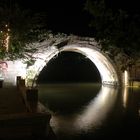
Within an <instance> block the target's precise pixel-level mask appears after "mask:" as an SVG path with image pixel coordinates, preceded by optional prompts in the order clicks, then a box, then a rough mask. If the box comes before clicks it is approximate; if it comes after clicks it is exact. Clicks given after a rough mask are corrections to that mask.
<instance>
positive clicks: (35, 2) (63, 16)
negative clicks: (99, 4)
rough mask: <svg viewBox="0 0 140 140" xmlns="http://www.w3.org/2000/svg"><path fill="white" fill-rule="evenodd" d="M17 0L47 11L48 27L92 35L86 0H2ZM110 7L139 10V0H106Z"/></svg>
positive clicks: (55, 30) (69, 32)
mask: <svg viewBox="0 0 140 140" xmlns="http://www.w3.org/2000/svg"><path fill="white" fill-rule="evenodd" d="M1 1H11V3H14V2H15V1H17V2H18V3H19V4H20V5H21V6H22V7H24V8H29V9H31V10H34V11H45V12H46V14H47V19H46V23H47V27H48V29H49V30H52V31H54V32H64V33H68V34H71V33H72V34H76V35H81V36H90V35H91V36H92V32H91V29H90V28H89V23H90V21H91V18H92V17H91V16H90V15H89V13H88V12H87V11H85V10H84V5H85V2H86V0H69V1H67V0H1ZM93 1H94V0H93ZM106 2H107V5H108V7H111V8H113V9H119V8H122V9H124V10H127V11H129V12H139V11H140V6H139V4H138V1H137V0H129V1H128V0H106Z"/></svg>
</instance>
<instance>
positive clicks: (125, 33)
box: [85, 0, 140, 57]
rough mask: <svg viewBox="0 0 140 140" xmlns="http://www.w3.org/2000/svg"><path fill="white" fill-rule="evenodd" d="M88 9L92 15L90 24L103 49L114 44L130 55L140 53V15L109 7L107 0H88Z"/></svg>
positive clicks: (86, 6)
mask: <svg viewBox="0 0 140 140" xmlns="http://www.w3.org/2000/svg"><path fill="white" fill-rule="evenodd" d="M85 8H86V10H87V11H88V12H89V13H90V14H91V15H92V20H91V23H90V26H91V27H92V29H93V30H94V37H95V39H96V40H97V41H100V42H101V44H102V46H103V50H108V49H110V47H112V46H114V47H117V48H120V49H121V50H122V49H123V51H124V53H125V54H127V55H129V56H130V57H134V56H137V55H139V54H140V53H139V52H140V46H139V45H140V15H139V13H131V12H129V11H125V10H122V9H115V10H114V9H113V8H111V7H108V5H107V1H105V0H94V1H92V0H87V1H86V5H85Z"/></svg>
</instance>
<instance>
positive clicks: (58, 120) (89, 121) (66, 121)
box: [51, 86, 118, 134]
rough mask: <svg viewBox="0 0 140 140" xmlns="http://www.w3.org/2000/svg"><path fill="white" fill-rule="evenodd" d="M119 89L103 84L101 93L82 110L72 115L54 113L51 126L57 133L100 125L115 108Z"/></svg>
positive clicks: (77, 131)
mask: <svg viewBox="0 0 140 140" xmlns="http://www.w3.org/2000/svg"><path fill="white" fill-rule="evenodd" d="M117 92H118V90H117V89H116V88H113V87H106V86H102V87H101V89H100V91H99V93H98V94H97V96H96V97H95V98H93V99H92V100H91V101H90V102H89V103H88V104H87V105H86V106H84V107H83V108H82V110H81V111H80V112H77V113H75V114H72V115H70V116H63V115H54V116H52V119H51V126H52V128H53V130H54V131H55V132H56V133H59V132H62V133H63V132H64V133H66V132H68V133H69V134H70V133H79V132H82V131H88V130H90V129H92V130H94V129H96V128H97V127H100V125H102V123H103V122H104V120H105V119H106V118H107V114H108V113H109V112H110V111H111V109H112V108H113V105H114V103H115V101H116V97H117Z"/></svg>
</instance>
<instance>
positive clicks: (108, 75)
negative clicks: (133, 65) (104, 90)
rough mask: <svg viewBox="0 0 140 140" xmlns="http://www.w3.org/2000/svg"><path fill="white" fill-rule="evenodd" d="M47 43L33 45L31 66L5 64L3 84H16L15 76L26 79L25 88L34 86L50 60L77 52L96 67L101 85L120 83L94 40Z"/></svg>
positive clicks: (110, 64)
mask: <svg viewBox="0 0 140 140" xmlns="http://www.w3.org/2000/svg"><path fill="white" fill-rule="evenodd" d="M48 42H49V41H48V40H46V41H44V42H42V43H36V44H33V48H37V51H36V52H34V53H32V54H30V55H31V56H32V58H34V60H35V61H34V64H33V65H32V66H29V67H27V65H25V64H24V63H22V60H17V61H14V62H12V61H10V62H7V63H8V69H7V71H6V74H5V76H4V79H5V83H14V84H16V82H15V79H16V76H21V77H23V78H26V84H27V86H34V84H35V83H36V80H37V78H38V75H39V74H40V72H41V71H42V69H43V68H44V66H47V63H48V62H49V61H50V60H51V59H53V58H54V57H57V55H58V54H59V53H60V52H63V51H71V52H78V53H81V54H82V55H84V56H85V57H87V58H89V59H90V60H91V61H92V62H93V63H94V65H95V66H96V67H97V69H98V71H99V73H100V77H101V81H102V84H109V85H118V84H119V83H120V81H119V80H120V78H118V75H117V69H115V67H114V65H113V62H112V61H111V60H110V59H109V58H108V57H107V56H106V55H105V54H103V53H102V51H101V47H100V45H98V43H97V42H96V41H95V40H94V38H84V39H83V38H82V39H81V38H79V37H78V38H77V37H75V38H74V37H66V38H64V39H63V42H62V40H60V43H57V44H53V45H50V44H49V43H48ZM29 47H30V46H29ZM30 49H32V48H30Z"/></svg>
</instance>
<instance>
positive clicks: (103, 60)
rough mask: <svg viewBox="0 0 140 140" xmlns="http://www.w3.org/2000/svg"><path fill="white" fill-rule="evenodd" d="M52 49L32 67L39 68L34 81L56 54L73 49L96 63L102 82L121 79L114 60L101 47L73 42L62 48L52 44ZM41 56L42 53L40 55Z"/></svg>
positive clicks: (116, 81) (110, 82)
mask: <svg viewBox="0 0 140 140" xmlns="http://www.w3.org/2000/svg"><path fill="white" fill-rule="evenodd" d="M52 47H53V49H52V51H50V52H49V55H48V54H47V52H46V54H45V53H44V54H42V55H43V57H44V59H38V60H36V63H35V64H34V66H35V67H34V66H33V67H32V69H37V71H36V74H35V75H34V79H35V80H34V81H36V80H37V78H38V76H39V74H40V72H41V71H42V69H43V68H44V66H46V65H47V64H48V62H49V61H50V60H51V59H53V58H54V57H55V56H56V55H58V54H59V53H61V52H65V51H71V52H77V53H81V54H82V55H84V56H85V57H87V58H88V59H90V60H91V61H92V63H94V65H95V66H96V67H97V69H98V71H99V73H100V77H101V83H102V84H109V85H118V84H119V80H118V76H117V72H116V70H115V68H114V66H113V64H112V62H111V61H110V60H109V59H108V58H107V57H106V56H105V55H104V54H102V53H101V52H100V50H99V49H97V48H94V47H93V46H92V47H88V46H81V45H79V44H71V45H66V46H63V47H61V48H57V47H56V46H52ZM40 56H41V55H40Z"/></svg>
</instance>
